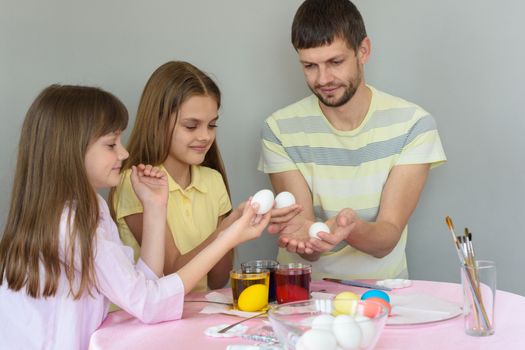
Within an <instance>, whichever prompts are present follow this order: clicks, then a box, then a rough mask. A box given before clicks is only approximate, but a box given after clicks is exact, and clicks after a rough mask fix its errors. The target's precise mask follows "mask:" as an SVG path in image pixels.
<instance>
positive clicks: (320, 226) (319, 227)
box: [308, 222, 330, 239]
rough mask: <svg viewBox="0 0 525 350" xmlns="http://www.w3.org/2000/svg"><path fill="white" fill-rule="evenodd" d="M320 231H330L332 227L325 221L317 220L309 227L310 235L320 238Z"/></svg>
mask: <svg viewBox="0 0 525 350" xmlns="http://www.w3.org/2000/svg"><path fill="white" fill-rule="evenodd" d="M320 231H322V232H327V233H330V228H329V227H328V226H327V225H326V224H325V223H324V222H315V223H313V224H312V225H311V226H310V228H309V229H308V235H309V236H310V237H312V238H317V239H320V238H319V236H318V235H317V232H320Z"/></svg>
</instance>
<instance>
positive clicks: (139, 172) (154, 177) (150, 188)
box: [131, 164, 168, 206]
mask: <svg viewBox="0 0 525 350" xmlns="http://www.w3.org/2000/svg"><path fill="white" fill-rule="evenodd" d="M131 185H132V186H133V190H134V191H135V193H136V194H137V197H138V198H139V200H140V201H141V202H142V205H144V206H145V205H150V204H152V205H163V206H166V205H167V203H168V176H167V175H166V173H165V172H164V171H162V170H161V169H160V168H158V167H154V166H151V165H144V164H139V165H138V166H132V167H131Z"/></svg>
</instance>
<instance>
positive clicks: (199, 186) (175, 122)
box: [110, 61, 242, 291]
mask: <svg viewBox="0 0 525 350" xmlns="http://www.w3.org/2000/svg"><path fill="white" fill-rule="evenodd" d="M220 105H221V93H220V90H219V88H218V87H217V85H216V84H215V82H214V81H213V80H212V79H211V78H210V77H208V76H207V75H206V74H205V73H203V72H202V71H200V70H199V69H198V68H196V67H194V66H193V65H191V64H189V63H187V62H180V61H172V62H168V63H165V64H163V65H162V66H160V67H159V68H158V69H157V70H156V71H155V72H153V74H152V75H151V77H150V78H149V80H148V82H147V83H146V86H145V87H144V91H143V93H142V97H141V99H140V103H139V107H138V111H137V116H136V119H135V125H134V126H133V130H132V132H131V135H130V138H129V142H128V150H129V153H130V157H129V158H128V159H127V161H126V162H125V163H124V164H123V167H122V169H123V173H122V176H121V181H120V184H119V185H118V187H117V188H116V190H114V191H112V193H111V194H110V198H111V201H112V208H113V210H114V213H113V214H114V215H115V219H116V221H117V223H118V228H119V232H120V237H121V239H122V241H123V242H124V243H125V244H127V245H129V246H131V247H132V248H133V249H134V251H135V255H136V257H138V253H139V252H140V244H141V238H142V220H143V211H144V210H143V208H142V205H141V203H140V201H139V200H138V198H137V197H136V195H135V193H134V191H133V189H132V187H131V182H130V173H131V171H130V168H131V166H132V165H136V164H140V163H145V164H152V165H155V166H159V167H160V168H161V169H163V170H165V171H166V172H167V174H168V185H169V200H168V217H167V226H168V227H167V230H166V231H167V235H166V254H165V263H164V273H165V274H170V273H173V272H175V271H177V270H179V269H180V268H181V267H182V266H184V265H185V264H186V263H187V262H188V261H190V260H191V259H192V258H193V257H194V256H195V255H197V254H198V253H199V252H200V251H201V250H202V249H204V248H205V247H206V246H207V245H208V244H209V243H210V242H212V241H213V240H214V239H215V238H216V237H217V234H218V232H220V231H221V230H222V229H223V228H225V227H227V226H228V225H229V224H231V223H232V222H233V220H235V219H236V218H238V217H239V216H240V214H241V207H239V208H237V209H236V210H234V211H233V212H232V213H231V214H230V215H228V214H229V213H230V212H231V209H232V206H231V202H230V196H229V189H228V182H227V178H226V172H225V170H224V166H223V163H222V160H221V156H220V153H219V148H218V146H217V143H216V140H215V136H216V128H217V121H218V118H219V116H218V110H219V108H220ZM241 206H242V205H241ZM227 215H228V216H227ZM232 264H233V251H229V252H228V253H227V254H226V255H224V256H223V257H222V259H221V260H220V261H219V262H218V263H217V265H215V267H213V268H212V269H211V271H210V272H209V273H208V275H207V276H206V277H204V278H203V279H202V280H201V281H200V282H199V283H198V284H197V286H196V287H195V288H194V289H193V290H195V291H202V290H206V289H207V288H210V289H217V288H222V287H223V286H224V285H225V284H226V283H227V281H228V278H229V272H230V270H231V268H232Z"/></svg>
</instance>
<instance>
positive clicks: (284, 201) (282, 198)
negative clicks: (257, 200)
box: [275, 191, 295, 209]
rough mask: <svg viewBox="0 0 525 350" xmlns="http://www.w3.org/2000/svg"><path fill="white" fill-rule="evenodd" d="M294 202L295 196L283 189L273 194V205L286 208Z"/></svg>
mask: <svg viewBox="0 0 525 350" xmlns="http://www.w3.org/2000/svg"><path fill="white" fill-rule="evenodd" d="M294 204H295V197H294V195H293V194H291V193H290V192H287V191H284V192H281V193H279V194H278V195H277V196H275V207H276V208H277V209H281V208H286V207H289V206H291V205H294Z"/></svg>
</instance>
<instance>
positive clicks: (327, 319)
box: [312, 314, 334, 332]
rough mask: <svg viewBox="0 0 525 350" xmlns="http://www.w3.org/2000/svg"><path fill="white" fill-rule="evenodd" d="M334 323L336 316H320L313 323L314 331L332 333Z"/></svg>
mask: <svg viewBox="0 0 525 350" xmlns="http://www.w3.org/2000/svg"><path fill="white" fill-rule="evenodd" d="M333 323H334V316H332V315H326V314H324V315H319V316H317V317H315V318H314V319H313V321H312V328H313V329H323V330H325V331H329V332H331V331H332V324H333Z"/></svg>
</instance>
